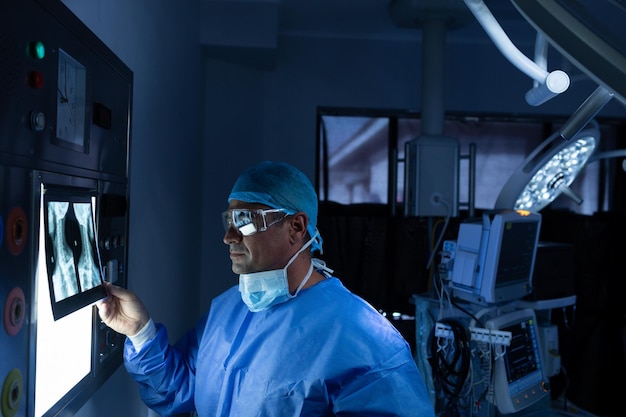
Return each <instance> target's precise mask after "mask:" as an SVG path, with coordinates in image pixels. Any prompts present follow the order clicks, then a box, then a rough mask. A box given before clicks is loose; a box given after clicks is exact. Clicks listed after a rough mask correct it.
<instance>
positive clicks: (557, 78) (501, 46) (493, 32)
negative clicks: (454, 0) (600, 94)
mask: <svg viewBox="0 0 626 417" xmlns="http://www.w3.org/2000/svg"><path fill="white" fill-rule="evenodd" d="M463 1H464V2H465V5H466V6H467V7H468V8H469V9H470V11H471V12H472V14H473V15H474V17H475V18H476V20H478V23H480V25H481V26H482V27H483V29H484V30H485V32H487V35H488V36H489V38H491V40H492V41H493V43H494V44H495V45H496V47H497V48H498V50H499V51H500V52H501V53H502V55H504V57H505V58H507V59H508V60H509V62H511V63H512V64H513V65H515V66H516V67H517V68H518V69H519V70H520V71H522V72H523V73H524V74H526V75H528V76H529V77H530V78H532V79H533V80H534V81H535V86H534V87H533V88H532V89H531V90H529V91H528V92H527V93H526V101H527V102H528V104H530V105H532V106H538V105H540V104H543V103H545V102H546V101H547V100H549V99H551V98H552V97H554V96H556V95H557V94H560V93H562V92H564V91H565V90H567V89H568V88H569V84H570V81H569V76H568V75H567V74H566V73H565V72H563V71H561V70H556V71H552V72H548V71H547V70H546V69H545V68H544V62H545V56H544V55H545V53H546V51H545V50H543V51H542V48H546V45H542V42H544V41H545V40H544V39H543V36H541V38H539V39H538V40H537V44H536V48H537V52H536V55H539V56H540V58H538V62H539V64H538V63H537V62H534V61H533V60H531V59H530V58H528V57H527V56H526V55H524V54H523V53H522V52H521V51H520V50H519V49H518V48H517V47H516V46H515V45H514V44H513V42H511V39H509V37H508V36H507V34H506V33H505V32H504V29H502V26H500V24H499V23H498V21H497V20H496V18H495V17H494V16H493V14H492V13H491V11H490V10H489V8H488V7H487V5H486V4H485V3H484V2H483V1H482V0H463Z"/></svg>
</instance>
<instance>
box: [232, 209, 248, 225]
mask: <svg viewBox="0 0 626 417" xmlns="http://www.w3.org/2000/svg"><path fill="white" fill-rule="evenodd" d="M250 222H251V216H250V213H248V212H245V211H240V212H235V224H236V225H237V226H242V225H245V224H248V223H250Z"/></svg>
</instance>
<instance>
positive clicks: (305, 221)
mask: <svg viewBox="0 0 626 417" xmlns="http://www.w3.org/2000/svg"><path fill="white" fill-rule="evenodd" d="M290 225H291V235H292V236H293V237H294V239H295V240H296V241H302V240H304V239H305V236H306V233H307V229H306V228H307V226H308V225H309V218H308V217H307V215H306V214H304V213H303V212H298V213H296V214H294V215H293V216H291V222H290Z"/></svg>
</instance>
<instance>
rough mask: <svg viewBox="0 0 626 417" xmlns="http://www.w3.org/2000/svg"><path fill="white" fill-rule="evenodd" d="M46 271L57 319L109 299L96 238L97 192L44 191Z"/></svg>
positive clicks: (43, 225) (71, 189) (61, 189)
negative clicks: (104, 284) (102, 299)
mask: <svg viewBox="0 0 626 417" xmlns="http://www.w3.org/2000/svg"><path fill="white" fill-rule="evenodd" d="M43 204H44V206H43V217H44V219H43V224H42V227H44V229H45V230H44V232H45V234H44V235H45V251H46V268H47V271H48V285H49V287H50V300H51V303H52V312H53V315H54V319H55V320H58V319H60V318H61V317H64V316H66V315H68V314H70V313H72V312H74V311H76V310H78V309H80V308H82V307H84V306H86V305H89V304H91V303H93V302H95V301H97V300H99V299H101V298H103V297H105V296H106V290H105V289H104V287H103V285H102V283H103V274H102V265H101V262H100V253H99V252H98V245H97V239H96V227H95V221H94V216H95V210H94V209H95V193H94V192H90V191H89V190H83V189H75V188H45V186H44V189H43Z"/></svg>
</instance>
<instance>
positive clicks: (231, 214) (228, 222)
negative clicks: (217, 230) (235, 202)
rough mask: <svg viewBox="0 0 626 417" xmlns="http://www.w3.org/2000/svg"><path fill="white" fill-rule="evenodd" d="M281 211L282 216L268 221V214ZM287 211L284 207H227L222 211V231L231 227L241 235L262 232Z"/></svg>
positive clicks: (286, 214) (280, 219) (286, 213)
mask: <svg viewBox="0 0 626 417" xmlns="http://www.w3.org/2000/svg"><path fill="white" fill-rule="evenodd" d="M273 213H283V216H282V217H280V218H279V219H276V220H274V221H272V222H270V223H268V218H267V215H268V214H273ZM288 215H289V213H288V212H287V210H286V209H282V208H279V209H228V210H226V211H224V212H223V213H222V225H223V226H224V231H226V232H227V231H228V229H230V228H231V227H233V228H234V229H235V230H236V231H237V232H239V233H241V235H242V236H252V235H254V234H255V233H257V232H264V231H266V230H267V229H268V228H269V227H270V226H273V225H275V224H276V223H278V222H280V221H282V220H283V219H284V218H285V217H287V216H288Z"/></svg>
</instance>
